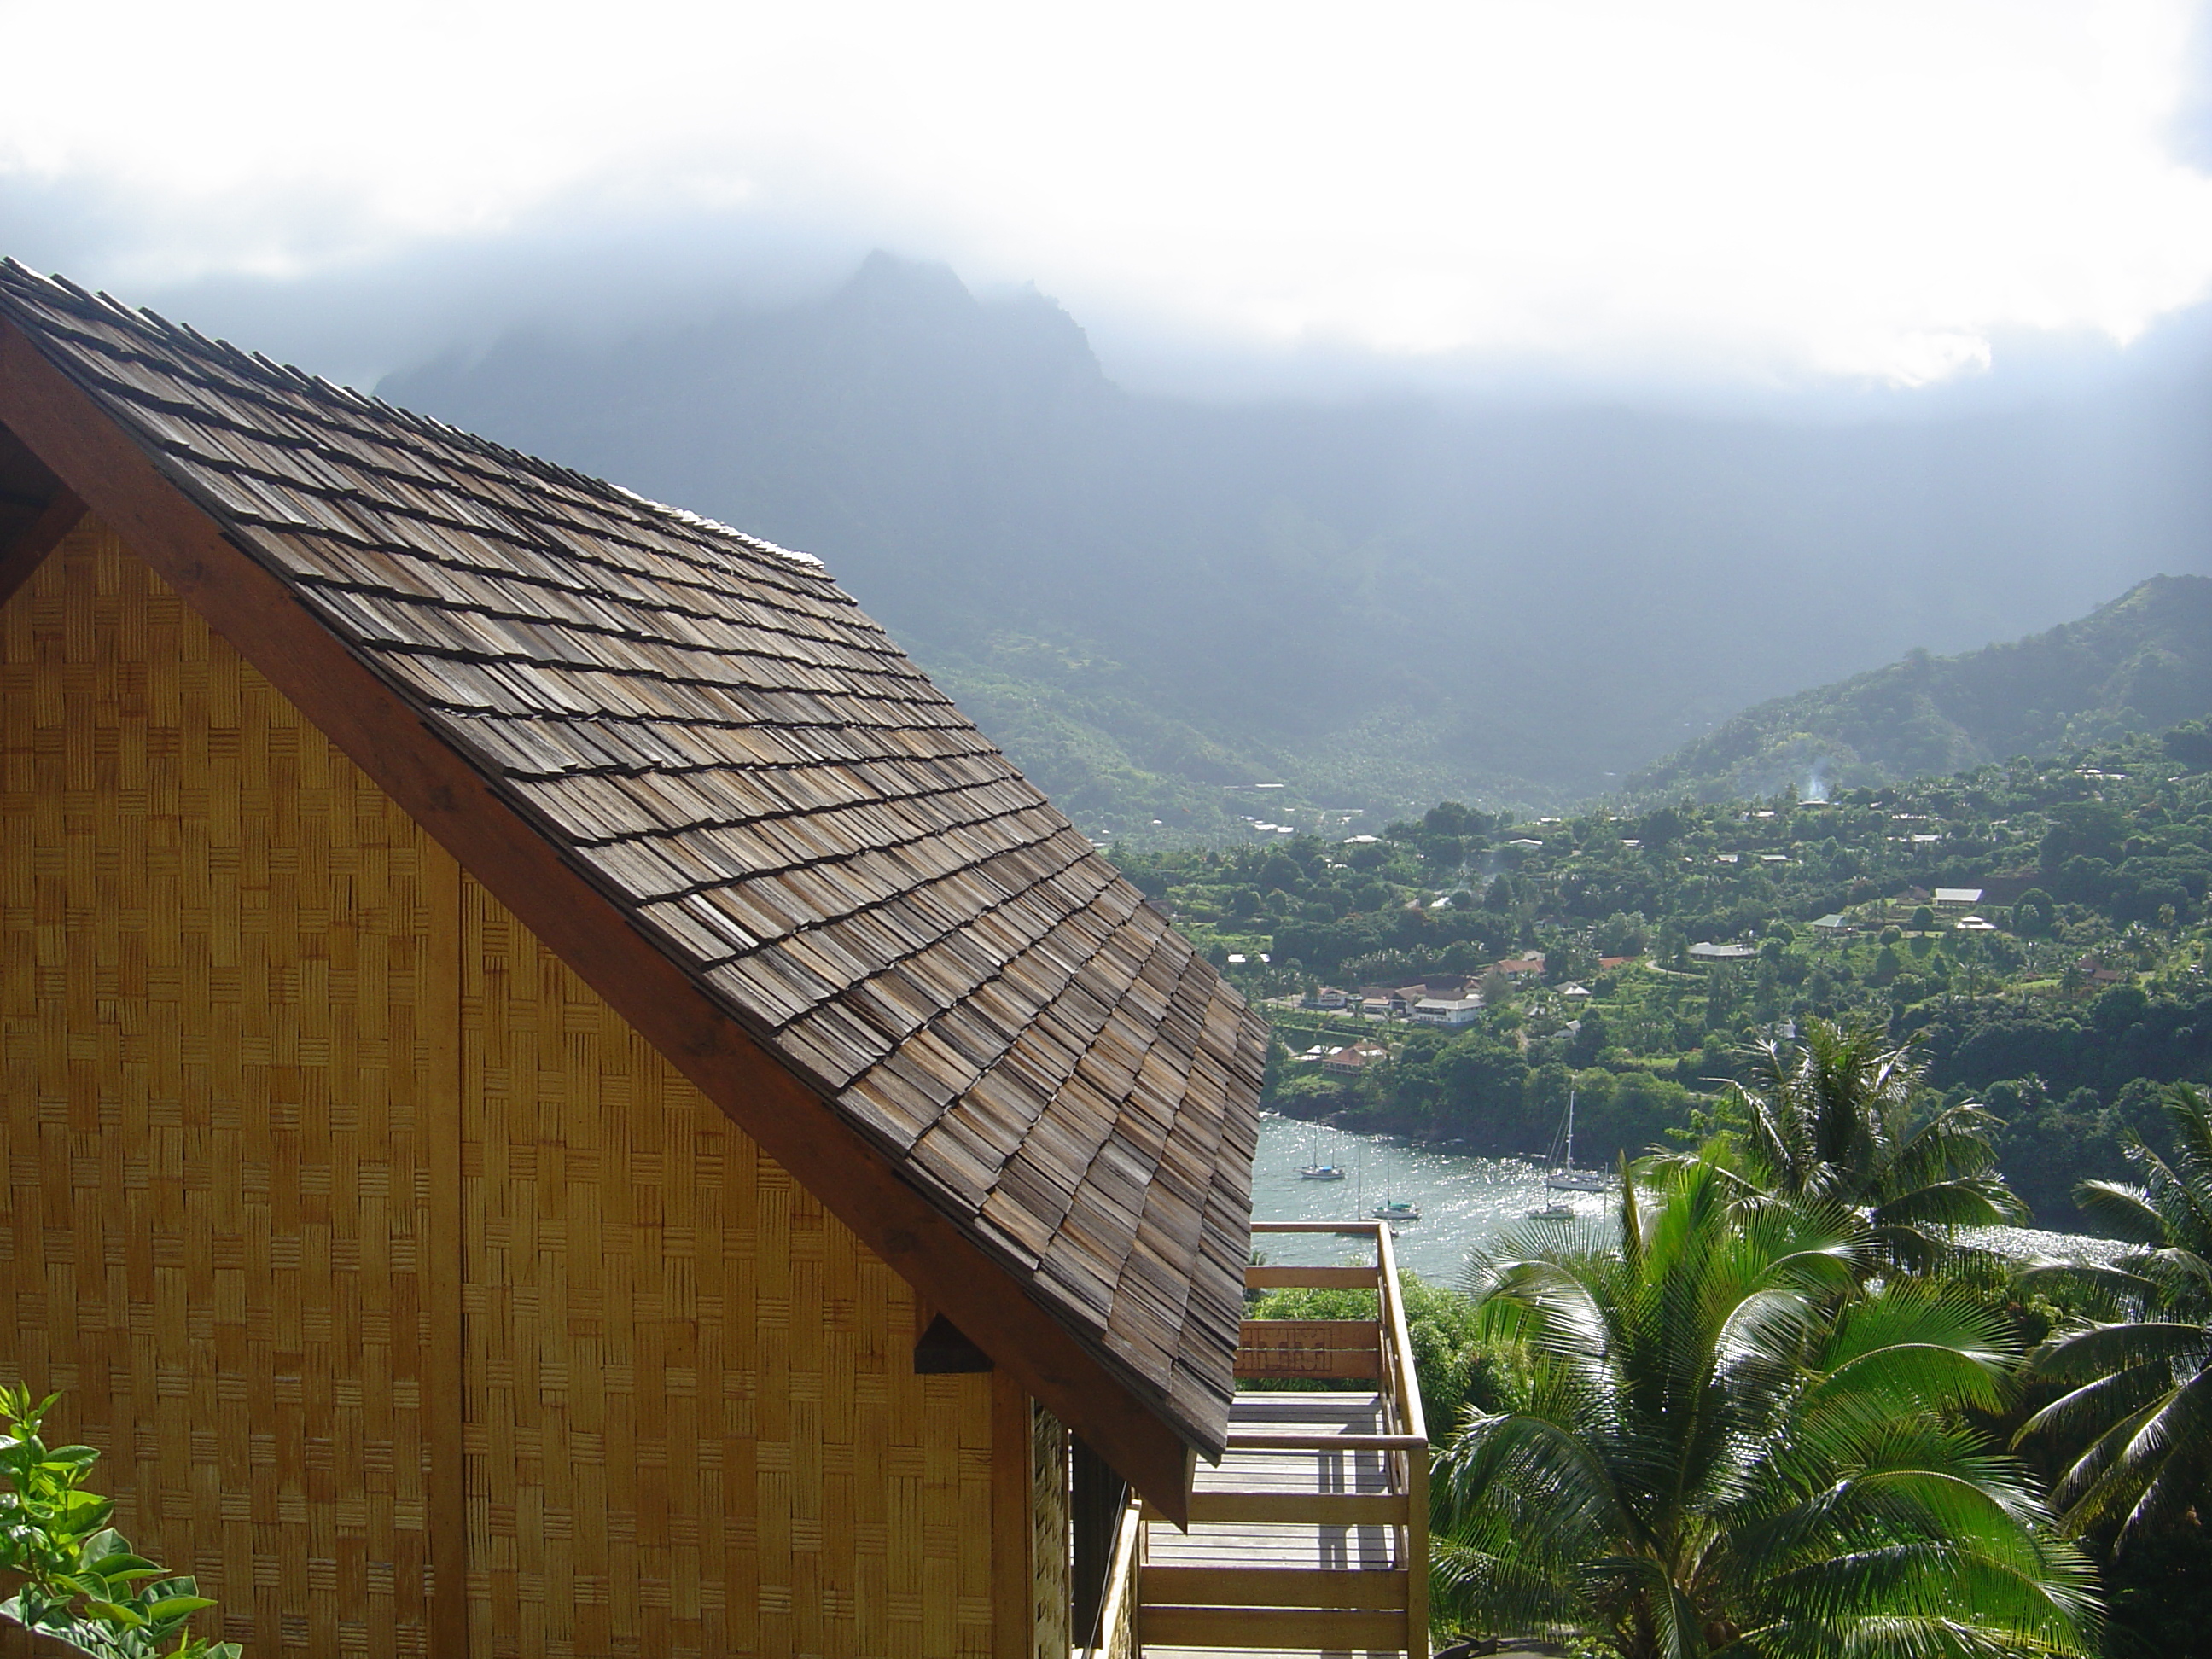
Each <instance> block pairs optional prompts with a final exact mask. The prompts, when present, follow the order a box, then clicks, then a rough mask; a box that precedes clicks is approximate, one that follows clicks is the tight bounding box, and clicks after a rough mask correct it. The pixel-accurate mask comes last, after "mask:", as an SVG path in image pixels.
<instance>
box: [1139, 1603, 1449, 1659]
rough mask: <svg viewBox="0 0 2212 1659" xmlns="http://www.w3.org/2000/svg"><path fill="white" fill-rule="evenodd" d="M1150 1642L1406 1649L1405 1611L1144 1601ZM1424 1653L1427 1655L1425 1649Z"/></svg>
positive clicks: (1142, 1623) (1143, 1621)
mask: <svg viewBox="0 0 2212 1659" xmlns="http://www.w3.org/2000/svg"><path fill="white" fill-rule="evenodd" d="M1137 1640H1138V1642H1139V1644H1141V1645H1142V1646H1144V1647H1147V1648H1150V1647H1154V1646H1158V1647H1176V1648H1183V1647H1188V1648H1277V1649H1280V1648H1296V1649H1298V1650H1303V1651H1304V1652H1307V1653H1311V1652H1313V1651H1314V1650H1316V1649H1317V1648H1318V1649H1347V1648H1348V1649H1351V1650H1353V1651H1355V1652H1358V1651H1366V1652H1370V1653H1371V1652H1373V1651H1374V1650H1376V1649H1381V1650H1384V1651H1386V1652H1400V1653H1402V1652H1404V1651H1405V1650H1406V1615H1405V1614H1404V1613H1346V1612H1333V1611H1330V1610H1329V1609H1328V1608H1323V1607H1140V1608H1139V1610H1138V1613H1137ZM1422 1659H1427V1656H1426V1655H1423V1656H1422Z"/></svg>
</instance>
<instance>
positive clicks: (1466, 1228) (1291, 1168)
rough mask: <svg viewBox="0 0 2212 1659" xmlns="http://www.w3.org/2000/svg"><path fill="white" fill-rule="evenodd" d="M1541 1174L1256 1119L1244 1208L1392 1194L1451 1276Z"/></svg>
mask: <svg viewBox="0 0 2212 1659" xmlns="http://www.w3.org/2000/svg"><path fill="white" fill-rule="evenodd" d="M1316 1159H1318V1161H1320V1162H1322V1163H1333V1164H1339V1165H1341V1166H1342V1167H1343V1169H1344V1170H1346V1172H1347V1173H1346V1178H1345V1179H1344V1180H1342V1181H1328V1182H1322V1181H1302V1180H1300V1179H1299V1178H1298V1170H1299V1169H1300V1168H1301V1167H1302V1166H1304V1165H1305V1164H1310V1163H1313V1162H1315V1161H1316ZM1552 1196H1553V1195H1552V1194H1549V1193H1547V1191H1546V1190H1545V1188H1544V1174H1543V1171H1542V1170H1540V1169H1538V1168H1537V1167H1536V1166H1535V1165H1534V1164H1525V1163H1522V1161H1521V1160H1519V1159H1517V1158H1470V1157H1468V1156H1467V1155H1466V1154H1465V1153H1463V1152H1456V1151H1455V1150H1454V1149H1453V1148H1451V1147H1449V1146H1431V1145H1425V1144H1422V1143H1418V1142H1413V1141H1406V1140H1400V1139H1395V1138H1393V1137H1390V1136H1388V1135H1361V1134H1351V1133H1344V1132H1342V1131H1339V1130H1334V1129H1326V1128H1324V1129H1318V1130H1317V1129H1316V1127H1314V1126H1313V1125H1311V1124H1308V1123H1301V1122H1299V1121H1297V1120H1296V1119H1294V1118H1286V1117H1272V1116H1271V1117H1267V1118H1263V1119H1262V1120H1261V1123H1260V1152H1259V1156H1258V1158H1256V1159H1255V1162H1254V1164H1253V1168H1252V1212H1253V1216H1254V1218H1255V1219H1256V1220H1260V1221H1355V1220H1359V1219H1362V1218H1364V1217H1366V1215H1367V1214H1368V1212H1369V1210H1370V1207H1371V1206H1374V1205H1375V1204H1376V1203H1378V1202H1380V1201H1382V1200H1386V1199H1395V1200H1405V1201H1410V1202H1412V1203H1413V1204H1416V1205H1419V1206H1420V1211H1421V1218H1420V1219H1419V1221H1411V1222H1401V1224H1399V1227H1398V1238H1397V1250H1398V1261H1399V1265H1400V1266H1401V1267H1411V1268H1412V1269H1413V1271H1414V1272H1416V1273H1419V1274H1421V1275H1422V1277H1424V1278H1426V1279H1437V1280H1441V1281H1443V1282H1445V1283H1452V1282H1455V1281H1456V1279H1458V1277H1459V1274H1460V1270H1461V1267H1462V1264H1463V1263H1464V1262H1465V1261H1466V1260H1467V1255H1468V1251H1469V1250H1471V1249H1475V1248H1477V1247H1478V1246H1480V1245H1485V1244H1487V1243H1490V1242H1491V1241H1492V1239H1494V1238H1496V1237H1498V1235H1499V1234H1500V1233H1502V1232H1504V1231H1505V1230H1506V1229H1507V1228H1509V1227H1511V1226H1514V1225H1516V1224H1518V1223H1520V1222H1522V1221H1524V1220H1526V1219H1527V1218H1528V1212H1529V1211H1531V1210H1533V1209H1535V1208H1537V1207H1539V1206H1542V1205H1544V1204H1547V1203H1548V1202H1549V1201H1550V1200H1551V1198H1552ZM1566 1201H1567V1202H1569V1203H1570V1204H1571V1205H1572V1206H1574V1207H1575V1208H1576V1210H1577V1212H1579V1213H1581V1214H1583V1215H1587V1216H1590V1217H1593V1218H1595V1217H1599V1216H1602V1215H1603V1214H1605V1213H1606V1212H1607V1209H1608V1208H1609V1207H1610V1203H1609V1200H1607V1198H1606V1197H1605V1196H1603V1195H1601V1194H1568V1195H1567V1200H1566ZM1971 1237H1972V1239H1973V1240H1974V1241H1975V1242H1976V1243H1984V1244H1987V1245H1990V1247H1992V1248H1995V1249H2001V1250H2002V1251H2003V1252H2004V1253H2005V1254H2006V1255H2016V1256H2021V1257H2039V1256H2053V1257H2071V1258H2077V1259H2087V1260H2093V1261H2105V1260H2109V1259H2111V1257H2112V1256H2113V1255H2117V1254H2118V1252H2119V1251H2120V1249H2122V1248H2123V1247H2122V1246H2121V1245H2119V1244H2118V1243H2115V1242H2114V1241H2112V1240H2111V1239H2105V1238H2090V1237H2084V1236H2083V1235H2081V1234H2078V1233H2054V1232H2043V1231H2038V1230H2036V1229H2033V1228H2028V1227H1990V1228H1984V1229H1981V1230H1978V1231H1976V1232H1974V1233H1973V1234H1972V1235H1971ZM1259 1243H1260V1248H1261V1249H1263V1250H1264V1251H1266V1252H1267V1255H1268V1256H1269V1258H1270V1259H1272V1260H1273V1261H1278V1262H1291V1261H1322V1262H1326V1261H1334V1260H1336V1259H1337V1257H1338V1256H1339V1255H1341V1254H1342V1252H1343V1249H1344V1248H1345V1247H1340V1246H1337V1245H1334V1244H1333V1243H1329V1242H1328V1241H1326V1240H1325V1239H1311V1240H1302V1239H1296V1238H1291V1237H1274V1238H1263V1239H1261V1240H1260V1241H1259Z"/></svg>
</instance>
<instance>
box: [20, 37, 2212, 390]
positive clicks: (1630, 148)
mask: <svg viewBox="0 0 2212 1659" xmlns="http://www.w3.org/2000/svg"><path fill="white" fill-rule="evenodd" d="M2202 25H2203V19H2202V17H2201V15H2200V9H2199V8H2197V7H2192V6H2189V5H2184V4H2180V3H2172V0H2139V3H2115V4H2092V3H2075V0H1988V3H1980V0H1896V3H1892V0H1848V3H1829V4H1796V3H1790V0H1747V3H1723V0H1667V3H1653V0H1627V3H1605V0H1519V3H1463V4H1455V5H1440V4H1438V5H1424V4H1396V5H1392V4H1377V3H1371V0H1370V3H1368V4H1364V5H1359V6H1349V5H1345V4H1342V3H1335V4H1331V5H1327V6H1322V5H1315V4H1298V3H1285V0H1269V3H1267V4H1264V5H1262V4H1249V5H1211V6H1209V5H1203V4H1192V3H1190V0H1176V3H1173V4H1164V3H1150V0H1118V3H1115V4H1114V5H1112V6H1110V7H1109V6H1095V7H1089V8H1084V7H1076V6H1057V7H1055V6H1048V5H1040V4H1037V3H1036V0H1027V3H1022V4H1006V5H990V4H973V3H971V4H957V3H956V4H946V5H937V6H918V5H915V4H913V3H910V0H908V3H901V4H884V5H867V4H844V5H839V4H824V3H811V4H806V5H796V6H794V5H791V4H788V3H785V4H778V5H774V6H752V5H711V6H709V5H693V4H684V3H668V0H646V3H637V0H632V3H629V4H626V5H623V6H620V7H610V6H606V5H604V4H602V5H593V6H585V5H578V4H569V3H562V0H551V3H548V0H532V3H529V4H520V3H506V0H501V3H471V0H438V3H436V4H431V5H422V4H407V3H398V4H390V5H386V6H381V7H378V8H366V7H348V8H338V7H330V6H313V5H302V4H301V3H299V0H283V3H258V0H206V3H203V4H198V5H193V6H179V5H177V4H175V3H173V0H165V3H161V4H152V3H140V0H104V3H103V4H102V5H101V6H100V8H99V9H98V11H97V13H96V14H89V13H87V12H85V11H82V10H80V9H76V8H70V7H62V6H57V5H54V4H52V0H35V3H22V0H0V39H5V40H7V41H8V42H9V58H10V60H11V62H12V63H13V64H15V65H17V66H18V70H19V71H20V70H22V69H24V68H25V67H27V66H36V69H35V72H29V73H25V72H17V73H15V74H11V76H9V91H8V95H7V97H6V99H5V100H0V251H4V252H14V253H15V254H16V255H17V256H18V257H21V258H25V259H26V260H27V261H28V262H30V263H33V264H39V265H41V266H45V267H54V266H60V267H62V268H64V269H66V270H69V272H70V274H71V275H75V276H79V277H81V278H82V279H84V280H88V281H89V282H92V283H96V284H100V285H105V286H108V287H111V288H113V289H117V290H118V291H119V292H121V293H123V294H125V295H126V296H127V297H131V298H134V299H149V300H154V301H159V300H160V299H161V297H162V296H163V295H168V294H172V293H176V292H180V291H185V290H187V289H190V288H191V287H193V286H195V285H197V286H201V287H204V286H205V285H207V284H209V283H216V284H217V285H220V284H221V283H224V282H229V281H234V280H235V279H238V278H240V277H246V278H255V279H268V278H277V279H284V280H288V281H289V280H293V279H300V278H312V279H315V280H314V283H313V284H311V286H322V287H324V288H325V289H327V287H328V285H329V284H331V283H340V284H343V283H344V282H346V281H348V280H357V281H360V282H362V283H371V282H372V281H373V278H374V273H377V272H380V271H382V272H389V271H392V270H398V269H401V268H403V267H404V266H406V265H407V263H408V262H409V261H414V262H416V268H419V269H424V270H429V269H436V270H446V271H447V272H448V273H453V272H458V271H460V270H463V269H465V268H467V267H470V266H471V262H474V265H475V267H476V268H477V269H479V270H486V271H506V272H508V273H510V274H511V272H512V270H513V264H512V263H511V261H510V263H509V264H501V258H502V254H501V250H502V249H506V250H507V251H508V253H509V254H510V255H511V254H512V253H513V250H516V249H522V248H528V249H532V250H535V251H537V253H536V255H535V256H533V257H538V256H542V254H543V253H544V250H547V249H550V248H555V247H558V248H559V249H560V250H561V252H562V258H566V259H572V260H575V261H579V262H583V263H586V264H601V265H603V266H604V267H605V270H604V272H603V273H602V274H601V276H599V280H600V281H603V282H605V283H613V284H617V285H618V284H619V282H620V280H621V277H622V273H623V268H624V266H625V265H628V266H629V267H630V268H631V270H632V271H633V272H634V273H636V274H639V279H640V281H641V282H643V281H644V280H645V279H644V276H643V274H642V273H644V272H645V271H646V270H647V267H650V266H653V265H656V264H670V263H671V262H673V263H675V264H683V263H684V261H685V260H689V261H690V269H691V270H692V272H693V274H694V276H696V275H697V274H698V273H699V272H700V271H702V270H704V271H707V272H708V273H709V274H710V275H711V276H712V278H713V280H714V281H716V282H720V283H727V284H728V285H729V286H730V287H731V288H732V289H744V288H745V287H746V285H747V284H751V285H753V286H754V287H755V288H758V289H762V290H763V291H766V289H770V288H773V287H774V285H775V283H776V282H778V281H783V282H787V283H805V282H807V281H812V280H816V279H817V278H822V279H823V280H826V276H825V273H829V272H831V271H832V270H839V269H848V268H849V264H850V261H851V260H852V259H853V258H856V257H857V255H858V254H859V253H860V252H864V251H865V250H866V249H867V248H868V247H871V246H886V247H890V248H892V249H894V250H895V251H897V252H902V253H905V254H908V255H910V256H915V257H921V258H942V259H945V260H947V261H949V262H950V263H951V264H953V265H954V267H955V268H956V269H957V270H959V271H960V272H961V274H962V275H963V276H964V277H966V278H967V279H968V280H969V281H970V282H971V283H975V284H978V285H982V286H987V285H991V284H996V283H1025V282H1026V283H1035V284H1036V286H1037V287H1038V288H1040V289H1042V290H1044V291H1045V292H1047V293H1048V294H1051V295H1054V296H1055V297H1057V298H1059V299H1060V300H1061V301H1064V302H1065V303H1066V304H1067V305H1068V307H1069V308H1070V309H1071V310H1072V311H1073V312H1074V313H1075V314H1076V315H1077V316H1078V317H1079V318H1081V319H1085V320H1086V321H1090V322H1092V323H1093V324H1094V325H1103V326H1107V327H1108V328H1109V330H1110V329H1111V328H1114V327H1119V328H1121V329H1123V330H1124V331H1127V332H1130V333H1131V334H1141V333H1145V332H1146V331H1150V333H1151V334H1152V336H1153V337H1157V338H1158V339H1162V340H1182V341H1185V342H1187V343H1199V344H1204V345H1209V346H1212V347H1216V348H1222V349H1281V348H1303V349H1307V350H1309V351H1315V350H1318V351H1322V352H1328V351H1340V352H1346V353H1352V354H1362V355H1372V354H1377V353H1379V354H1383V356H1386V357H1390V358H1395V359H1399V360H1401V361H1404V362H1408V363H1412V364H1418V363H1420V362H1437V361H1451V362H1474V363H1491V364H1510V365H1518V366H1521V367H1522V368H1534V369H1535V370H1537V371H1540V372H1541V371H1549V370H1557V371H1559V372H1560V373H1563V374H1587V373H1590V372H1593V371H1595V372H1598V373H1601V374H1628V375H1633V374H1650V375H1652V376H1656V377H1659V378H1666V377H1676V378H1679V379H1681V380H1686V381H1690V382H1705V383H1712V384H1723V385H1725V384H1742V385H1765V386H1774V385H1780V386H1817V385H1837V384H1846V385H1876V386H1919V385H1932V384H1940V383H1942V382H1944V381H1947V380H1958V379H1960V378H1961V377H1966V376H1972V375H1974V374H1979V373H1981V372H1982V371H1983V370H1984V369H1985V368H1987V367H1988V366H1989V364H1990V361H1991V359H1992V356H1993V355H1997V356H2002V353H2004V352H2005V351H2007V350H2008V349H2033V343H2035V342H2038V341H2083V340H2087V341H2097V342H2105V343H2110V344H2112V345H2115V346H2119V345H2124V344H2126V343H2128V342H2130V341H2131V340H2134V339H2136V337H2138V336H2140V335H2142V333H2143V331H2145V330H2146V329H2147V328H2149V327H2150V326H2151V325H2154V323H2155V322H2157V321H2158V320H2159V319H2161V318H2164V317H2169V316H2171V315H2172V313H2177V312H2179V311H2181V310H2183V309H2185V308H2186V307H2191V306H2192V305H2194V304H2196V303H2197V302H2198V301H2201V300H2202V299H2203V297H2204V296H2205V295H2206V293H2207V289H2208V286H2212V174H2208V172H2207V171H2206V170H2205V169H2206V168H2207V167H2208V165H2212V126H2209V125H2208V123H2207V121H2206V118H2205V111H2204V108H2203V106H2202V103H2201V100H2202V98H2203V89H2204V87H2205V84H2206V83H2207V82H2208V81H2212V76H2207V75H2206V74H2205V73H2204V72H2203V71H2204V70H2205V66H2206V58H2207V52H2206V51H2205V48H2204V40H2203V34H2204V31H2203V27H2202ZM425 262H427V263H425ZM456 280H458V279H456ZM264 291H266V290H265V286H264ZM400 332H401V333H404V330H403V331H400ZM412 343H413V344H416V345H419V341H416V342H412ZM409 347H410V342H408V341H404V340H402V339H401V338H400V337H399V336H398V334H395V335H393V336H392V337H391V338H390V339H389V340H387V341H386V342H385V343H383V344H381V345H380V346H378V347H377V348H375V349H383V350H388V351H390V352H400V351H404V350H405V349H409ZM372 355H373V354H372ZM391 366H393V365H392V364H388V363H384V364H379V363H373V362H362V363H359V364H355V363H347V364H343V365H341V368H343V369H351V370H356V371H357V372H373V371H374V370H375V369H377V368H382V367H391Z"/></svg>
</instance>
